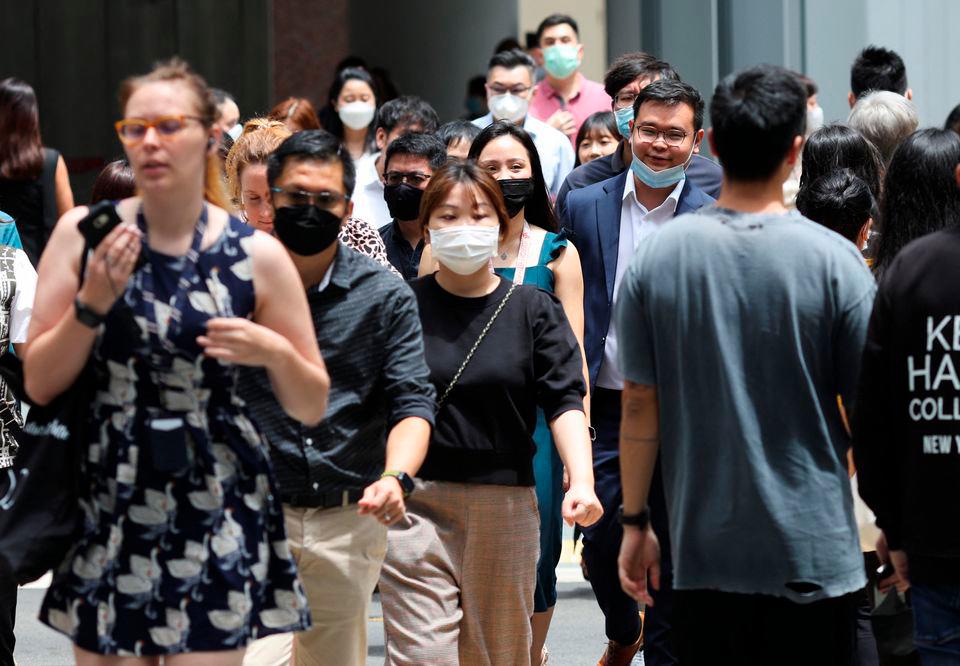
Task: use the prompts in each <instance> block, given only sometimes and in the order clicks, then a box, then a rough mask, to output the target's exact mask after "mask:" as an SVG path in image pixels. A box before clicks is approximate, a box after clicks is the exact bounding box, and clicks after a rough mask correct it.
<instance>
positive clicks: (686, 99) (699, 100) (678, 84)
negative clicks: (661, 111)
mask: <svg viewBox="0 0 960 666" xmlns="http://www.w3.org/2000/svg"><path fill="white" fill-rule="evenodd" d="M644 102H658V103H660V104H666V105H667V106H676V105H677V104H687V105H689V106H690V107H691V108H692V109H693V131H694V132H696V131H699V130H700V129H701V128H702V127H703V97H701V95H700V92H699V91H698V90H697V89H696V88H694V87H693V86H691V85H690V84H689V83H684V82H683V81H671V80H669V79H658V80H656V81H654V82H653V83H651V84H650V85H648V86H645V87H644V88H643V90H641V91H640V94H638V95H637V99H635V100H634V102H633V117H634V118H636V117H637V112H638V111H639V110H640V105H641V104H643V103H644Z"/></svg>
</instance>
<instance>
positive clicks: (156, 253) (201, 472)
mask: <svg viewBox="0 0 960 666" xmlns="http://www.w3.org/2000/svg"><path fill="white" fill-rule="evenodd" d="M120 97H121V105H122V108H123V112H124V116H125V117H124V119H123V120H121V121H119V122H118V123H117V131H118V134H119V135H120V139H121V141H122V142H123V144H124V148H125V151H126V154H127V159H128V160H129V162H130V165H131V167H132V168H133V172H134V176H135V179H136V182H137V188H138V192H139V194H140V196H139V197H134V198H130V199H125V200H123V201H120V202H119V203H117V205H116V212H117V214H118V215H119V217H120V220H121V223H120V224H119V225H118V226H116V227H115V228H114V229H113V230H112V231H110V233H109V234H108V235H107V236H106V237H105V238H104V239H103V240H102V241H101V242H100V243H99V244H98V245H97V246H96V247H95V248H93V249H92V251H90V252H89V253H88V254H87V259H86V264H85V265H86V269H85V271H81V268H80V267H81V253H83V252H84V251H85V243H84V239H83V237H82V236H81V234H80V232H79V231H78V223H79V222H80V220H82V219H83V218H84V217H85V216H86V215H87V209H85V208H77V209H74V210H73V211H70V212H69V213H67V214H66V215H64V216H63V218H62V219H61V220H60V222H59V223H58V224H57V227H56V228H55V230H54V232H53V235H52V236H51V239H50V243H49V245H48V248H47V251H46V253H45V254H44V256H43V259H42V261H41V262H40V284H41V286H40V288H39V293H38V296H37V299H36V308H35V310H34V318H33V321H32V323H31V327H30V333H29V336H28V341H27V350H26V353H25V358H24V375H25V384H26V390H27V393H28V394H29V395H30V396H31V397H32V398H33V400H34V401H35V402H37V403H39V404H46V403H48V402H50V401H51V400H52V399H54V398H55V397H56V396H57V395H58V394H60V393H62V392H63V391H64V390H67V389H68V388H69V387H71V386H72V385H73V384H74V382H75V381H76V379H77V377H78V376H80V373H81V372H82V371H83V370H84V368H85V367H89V368H90V369H91V370H92V373H91V374H92V379H91V380H90V382H91V383H92V384H93V387H92V389H91V391H90V396H91V397H90V400H91V404H90V416H89V419H88V422H87V427H86V431H85V437H84V438H83V439H82V441H77V442H75V444H76V445H78V446H84V447H85V451H84V455H83V456H82V458H83V460H84V461H85V464H84V467H85V469H83V470H82V472H83V474H84V481H83V489H82V490H81V497H80V504H81V506H82V508H83V510H84V513H85V516H86V520H85V521H84V526H83V528H82V531H81V533H80V535H79V536H78V538H77V540H76V543H75V545H74V546H73V548H72V549H71V550H70V552H69V553H68V554H67V556H66V558H65V560H64V562H63V564H62V566H60V567H59V569H58V571H57V572H56V574H55V576H54V580H53V583H52V585H51V587H50V589H49V591H48V592H47V595H46V597H45V599H44V602H43V606H42V608H41V611H40V619H41V620H42V621H43V622H45V623H46V624H48V625H50V626H51V627H53V628H54V629H56V630H57V631H59V632H61V633H63V634H66V635H67V636H69V637H70V639H71V640H72V641H73V642H74V645H75V655H76V661H77V664H81V665H84V666H85V665H97V666H112V665H118V664H120V663H122V664H124V666H126V665H128V664H129V665H132V666H148V665H150V666H153V665H155V664H158V663H159V662H160V656H161V655H164V659H165V661H164V663H165V664H168V665H170V666H191V665H194V664H201V663H203V664H204V665H211V664H213V665H216V666H239V665H240V664H241V662H242V659H243V653H244V648H245V646H246V644H247V643H248V642H249V641H251V640H252V639H253V638H255V637H262V636H265V635H268V634H272V633H279V632H288V631H297V630H300V629H303V628H305V627H307V626H309V623H310V620H309V611H308V609H307V606H306V599H305V597H304V595H303V592H302V588H301V586H300V583H299V581H298V579H297V571H296V566H295V564H294V561H293V559H292V557H291V555H290V551H289V550H288V549H287V547H286V534H285V531H284V524H283V513H282V511H281V506H280V502H279V494H278V493H277V491H276V488H275V484H274V482H273V475H272V471H271V468H270V463H269V459H268V456H267V450H266V445H265V442H264V441H263V438H262V437H261V435H260V432H259V431H258V429H257V427H256V426H255V425H254V423H253V422H252V420H251V419H250V418H249V416H248V412H247V409H246V407H245V405H244V404H243V402H242V401H241V400H240V399H239V398H238V397H237V396H236V393H235V390H234V389H235V381H236V380H235V378H236V375H237V372H236V366H237V365H246V366H261V367H265V368H266V370H267V372H268V374H269V376H270V379H271V382H272V384H273V388H274V390H275V391H276V395H277V398H278V400H279V402H280V404H281V405H282V407H283V409H284V410H285V411H286V412H287V413H288V414H290V415H291V416H292V417H293V418H296V419H298V420H300V421H302V422H304V423H308V424H315V423H317V422H318V421H319V420H320V419H321V418H322V416H323V412H324V410H325V407H326V399H327V391H328V389H329V379H328V376H327V373H326V369H325V367H324V365H323V361H322V360H321V358H320V353H319V351H318V349H317V343H316V335H315V334H314V331H313V326H312V323H311V320H310V314H309V310H308V306H307V300H306V297H305V295H304V291H303V288H302V284H301V283H300V278H299V276H298V274H297V272H296V269H295V268H294V266H293V263H292V262H291V260H290V258H289V257H288V255H287V253H286V251H285V250H284V249H283V246H282V245H280V243H279V242H278V241H276V240H275V239H274V238H272V237H271V236H269V235H267V234H264V233H261V232H259V231H256V230H254V229H253V228H251V227H248V226H246V225H245V224H243V223H242V222H241V221H240V220H238V219H236V218H234V217H232V216H230V215H229V214H228V213H227V212H226V211H225V210H224V209H223V208H224V206H225V201H224V196H223V193H222V192H221V191H220V189H219V188H220V182H221V181H220V173H219V163H218V158H217V155H216V150H217V139H218V137H219V130H218V129H216V128H214V127H213V119H214V116H215V106H214V103H213V98H212V96H211V95H210V92H209V90H208V88H207V87H206V84H205V83H204V81H203V79H201V78H200V77H199V76H197V75H196V74H195V73H193V72H192V71H191V70H190V69H189V67H188V66H187V65H186V64H185V63H183V62H182V61H178V60H173V61H170V62H169V63H166V64H162V65H160V66H158V67H157V68H156V69H154V70H153V72H151V73H150V74H147V75H145V76H139V77H135V78H132V79H128V80H127V81H126V82H124V84H123V86H122V88H121V95H120ZM138 260H139V263H138ZM65 349H69V350H70V353H69V354H65V353H64V350H65Z"/></svg>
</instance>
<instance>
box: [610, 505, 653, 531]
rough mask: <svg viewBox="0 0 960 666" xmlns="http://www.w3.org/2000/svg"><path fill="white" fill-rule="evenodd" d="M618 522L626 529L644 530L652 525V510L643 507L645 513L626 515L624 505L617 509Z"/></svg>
mask: <svg viewBox="0 0 960 666" xmlns="http://www.w3.org/2000/svg"><path fill="white" fill-rule="evenodd" d="M617 520H618V521H619V522H620V524H621V525H623V526H624V527H628V526H629V527H636V528H638V529H641V530H643V529H646V528H647V525H649V524H650V509H649V507H643V511H641V512H640V513H634V514H626V513H624V512H623V505H622V504H621V505H620V507H619V508H618V509H617Z"/></svg>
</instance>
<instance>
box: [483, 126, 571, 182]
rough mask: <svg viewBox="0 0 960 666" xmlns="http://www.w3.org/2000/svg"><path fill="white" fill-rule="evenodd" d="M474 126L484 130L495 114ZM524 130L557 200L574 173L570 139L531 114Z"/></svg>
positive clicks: (544, 177)
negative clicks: (530, 140) (569, 176)
mask: <svg viewBox="0 0 960 666" xmlns="http://www.w3.org/2000/svg"><path fill="white" fill-rule="evenodd" d="M471 122H472V123H473V124H474V125H476V126H477V127H480V128H484V127H486V126H487V125H490V124H492V123H493V114H492V113H488V114H487V115H485V116H482V117H480V118H477V119H476V120H473V121H471ZM523 129H524V131H526V133H527V134H529V135H530V138H532V139H533V144H534V145H535V146H536V147H537V154H538V155H539V156H540V167H541V168H542V169H543V179H544V180H545V181H546V182H547V190H548V191H549V192H550V197H551V199H556V197H557V192H559V191H560V186H561V185H563V181H564V180H566V178H567V175H568V174H569V173H570V172H571V171H573V162H574V154H573V147H572V146H571V145H570V139H569V138H568V137H567V135H566V134H564V133H563V132H561V131H560V130H558V129H554V128H553V127H550V125H548V124H546V123H545V122H542V121H540V120H537V119H536V118H534V117H533V116H531V115H530V114H529V113H528V114H527V117H526V118H524V119H523Z"/></svg>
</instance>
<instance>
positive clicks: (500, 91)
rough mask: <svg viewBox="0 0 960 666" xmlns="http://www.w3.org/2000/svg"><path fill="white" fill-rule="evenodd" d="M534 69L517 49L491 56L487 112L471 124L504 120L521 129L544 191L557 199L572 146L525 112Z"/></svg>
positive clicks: (531, 92)
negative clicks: (537, 162) (540, 173)
mask: <svg viewBox="0 0 960 666" xmlns="http://www.w3.org/2000/svg"><path fill="white" fill-rule="evenodd" d="M535 67H536V63H534V61H533V58H531V57H530V56H528V55H527V54H526V53H524V52H523V51H521V50H520V49H511V50H509V51H501V52H499V53H496V54H494V56H493V57H492V58H491V59H490V65H489V67H488V71H487V106H488V107H489V108H490V112H489V113H488V114H487V115H485V116H482V117H480V118H477V119H476V120H474V121H473V124H474V125H476V126H477V127H481V128H482V127H486V126H487V125H489V124H491V123H492V122H493V121H495V120H505V121H507V122H511V123H514V124H516V125H519V126H520V127H522V128H523V129H524V131H526V132H527V134H529V135H530V138H532V139H533V143H534V145H535V146H536V147H537V154H538V155H539V156H540V166H541V167H542V169H543V179H544V180H545V181H546V184H547V190H549V192H550V194H551V195H552V196H556V195H557V192H558V191H559V190H560V185H561V184H562V183H563V179H564V178H566V177H567V174H568V173H570V171H571V170H572V169H573V163H574V154H573V146H571V145H570V141H569V139H567V137H566V136H565V135H564V134H563V133H562V132H560V131H559V130H557V129H554V128H553V127H550V126H549V125H547V124H546V123H544V122H542V121H540V120H537V119H536V118H534V117H533V116H532V115H531V114H530V113H528V111H529V108H530V100H531V99H532V97H533V95H534V87H533V71H534V68H535Z"/></svg>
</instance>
